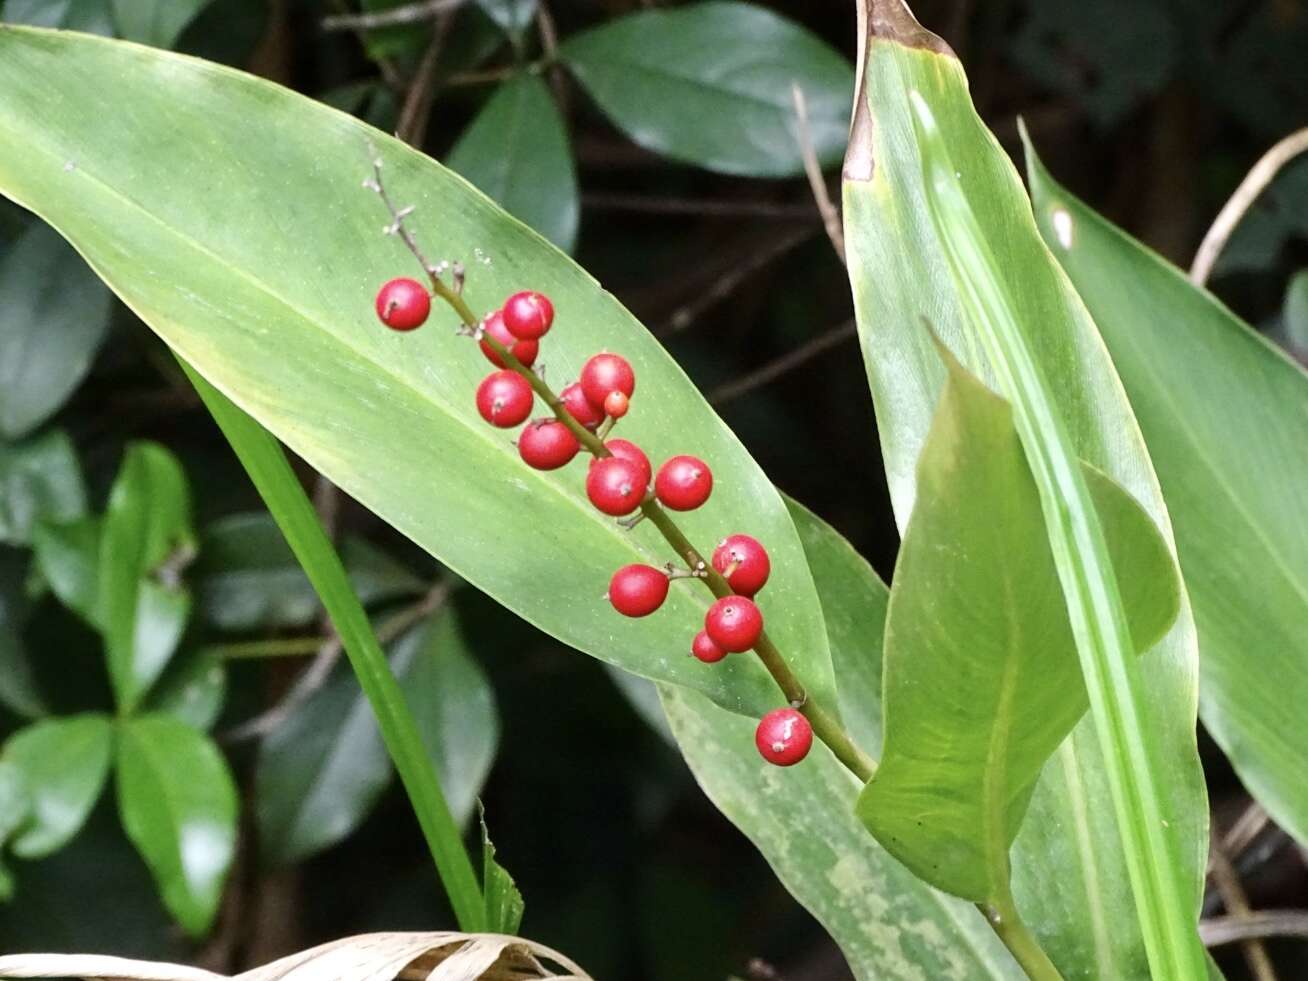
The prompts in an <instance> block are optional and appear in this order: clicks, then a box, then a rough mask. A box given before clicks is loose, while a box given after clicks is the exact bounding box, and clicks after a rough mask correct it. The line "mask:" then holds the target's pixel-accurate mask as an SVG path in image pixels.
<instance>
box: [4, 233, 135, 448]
mask: <svg viewBox="0 0 1308 981" xmlns="http://www.w3.org/2000/svg"><path fill="white" fill-rule="evenodd" d="M0 296H3V297H4V303H3V304H0V438H3V439H11V440H12V439H19V438H21V437H23V436H26V435H27V434H28V433H30V432H31V431H32V430H33V429H35V428H36V427H37V426H39V425H40V424H41V423H42V422H44V421H45V420H46V419H47V418H49V417H50V416H51V415H52V414H53V413H54V412H55V411H56V410H58V409H59V407H60V406H61V405H63V404H64V401H65V400H66V399H67V398H68V396H69V394H71V393H72V391H73V389H74V388H76V387H77V383H78V382H80V381H81V380H82V377H83V376H84V375H85V374H86V372H87V369H89V368H90V367H91V360H92V359H93V358H94V357H95V352H96V350H97V349H98V348H99V346H100V341H101V339H102V338H103V337H104V333H105V330H106V328H108V326H109V308H110V302H109V300H110V294H109V291H108V290H107V289H105V286H104V284H103V283H101V282H100V280H99V279H97V278H96V275H95V273H93V272H92V271H91V270H90V269H88V268H87V265H86V263H85V262H83V261H82V259H81V257H80V256H78V254H77V253H76V252H74V251H73V250H72V248H70V247H69V245H68V243H67V242H65V241H64V240H63V239H61V238H60V237H59V235H58V234H57V233H55V232H54V230H52V229H51V228H50V227H49V226H47V225H45V224H43V223H42V222H33V223H32V224H31V225H30V226H29V227H28V229H27V231H26V232H24V233H23V235H22V236H21V237H20V238H19V239H18V240H17V241H16V242H14V243H13V245H11V246H10V247H9V248H8V249H7V250H6V251H5V252H4V253H3V254H0Z"/></svg>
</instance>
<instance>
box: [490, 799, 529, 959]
mask: <svg viewBox="0 0 1308 981" xmlns="http://www.w3.org/2000/svg"><path fill="white" fill-rule="evenodd" d="M481 860H482V889H483V890H484V892H485V895H486V929H487V930H489V931H490V932H491V933H507V934H510V935H512V934H516V933H517V932H518V927H520V926H521V925H522V913H523V910H524V909H526V903H524V902H523V901H522V893H521V892H519V891H518V885H517V883H515V882H514V881H513V876H511V875H509V873H508V871H507V870H506V869H505V868H504V866H503V865H501V864H500V863H499V862H497V861H496V860H495V846H494V845H492V844H491V839H490V829H489V828H487V827H486V813H485V810H484V809H481Z"/></svg>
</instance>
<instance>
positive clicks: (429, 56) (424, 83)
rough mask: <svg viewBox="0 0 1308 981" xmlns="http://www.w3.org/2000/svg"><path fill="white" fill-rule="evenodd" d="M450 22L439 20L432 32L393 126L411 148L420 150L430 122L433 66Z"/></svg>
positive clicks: (434, 88)
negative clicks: (397, 119)
mask: <svg viewBox="0 0 1308 981" xmlns="http://www.w3.org/2000/svg"><path fill="white" fill-rule="evenodd" d="M449 26H450V18H449V17H448V16H441V17H439V18H438V19H437V21H436V23H435V25H434V26H433V27H432V29H431V40H430V41H429V42H428V44H427V48H426V50H425V51H423V53H422V60H421V61H419V62H418V70H417V71H415V72H414V73H413V80H412V81H411V82H410V83H409V89H408V92H407V94H406V95H405V97H404V107H403V108H402V109H401V110H400V118H399V121H398V122H397V123H396V124H395V136H396V137H397V138H398V139H401V140H403V141H404V142H405V143H408V144H409V145H410V146H413V147H419V148H421V146H422V143H423V140H424V139H425V138H426V136H427V121H428V120H429V119H430V118H431V104H432V100H433V99H435V98H436V87H435V85H434V84H433V82H434V80H435V78H436V66H437V64H439V62H440V57H441V49H442V48H443V47H444V46H445V35H446V33H447V32H448V30H449Z"/></svg>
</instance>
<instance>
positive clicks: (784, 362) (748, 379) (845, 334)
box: [708, 320, 858, 406]
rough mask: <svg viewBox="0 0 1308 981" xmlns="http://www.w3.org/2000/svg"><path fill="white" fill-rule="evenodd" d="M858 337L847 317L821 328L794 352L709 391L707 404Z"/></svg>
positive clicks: (733, 395) (737, 394)
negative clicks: (820, 330)
mask: <svg viewBox="0 0 1308 981" xmlns="http://www.w3.org/2000/svg"><path fill="white" fill-rule="evenodd" d="M857 336H858V326H857V324H855V323H854V321H853V320H846V321H845V322H844V323H843V324H840V325H838V326H836V327H832V328H830V329H828V330H825V331H823V332H822V333H821V334H818V335H817V336H816V337H813V338H810V339H809V340H807V341H805V342H804V343H803V344H801V345H800V346H799V347H797V348H795V349H794V350H793V351H788V352H786V353H785V354H783V355H781V357H779V358H775V359H773V360H772V361H769V362H768V363H767V364H765V365H764V366H763V367H761V368H758V369H756V370H754V371H751V372H750V373H749V374H747V375H744V376H742V377H741V378H738V379H736V380H735V381H731V382H727V383H726V384H725V385H720V386H718V387H717V388H715V389H713V391H711V392H709V393H708V400H709V404H710V405H715V406H720V405H725V404H726V403H728V402H731V401H733V400H734V399H738V398H740V397H741V396H742V395H746V394H748V393H749V392H752V391H754V389H756V388H759V387H760V386H762V385H766V384H768V383H769V382H771V381H775V380H776V379H777V378H780V377H781V376H782V375H784V374H785V373H786V372H788V371H793V370H794V369H796V368H798V367H799V366H800V365H802V364H803V363H804V362H806V361H809V360H811V359H813V358H815V357H817V356H818V355H819V354H821V353H822V352H823V351H829V350H830V349H831V348H833V347H836V346H837V345H839V344H842V343H844V342H845V341H846V340H848V339H849V338H851V337H857Z"/></svg>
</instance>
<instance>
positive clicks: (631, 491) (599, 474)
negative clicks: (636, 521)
mask: <svg viewBox="0 0 1308 981" xmlns="http://www.w3.org/2000/svg"><path fill="white" fill-rule="evenodd" d="M642 476H643V474H642V473H641V471H640V464H638V463H633V462H632V461H631V460H624V459H622V458H621V457H616V456H606V457H603V458H601V459H598V460H595V461H593V462H592V463H591V465H590V470H589V471H588V472H587V474H586V496H587V497H589V498H590V503H591V504H594V505H595V507H597V508H599V510H601V511H603V512H604V513H605V514H609V515H612V516H613V517H615V518H620V517H622V516H623V515H625V514H631V512H632V511H634V510H636V508H638V507H639V506H640V500H641V498H643V497H644V496H645V484H643V483H641V477H642Z"/></svg>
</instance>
